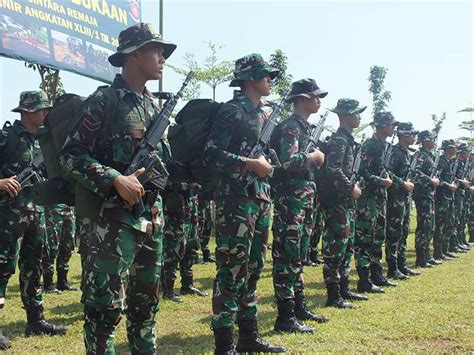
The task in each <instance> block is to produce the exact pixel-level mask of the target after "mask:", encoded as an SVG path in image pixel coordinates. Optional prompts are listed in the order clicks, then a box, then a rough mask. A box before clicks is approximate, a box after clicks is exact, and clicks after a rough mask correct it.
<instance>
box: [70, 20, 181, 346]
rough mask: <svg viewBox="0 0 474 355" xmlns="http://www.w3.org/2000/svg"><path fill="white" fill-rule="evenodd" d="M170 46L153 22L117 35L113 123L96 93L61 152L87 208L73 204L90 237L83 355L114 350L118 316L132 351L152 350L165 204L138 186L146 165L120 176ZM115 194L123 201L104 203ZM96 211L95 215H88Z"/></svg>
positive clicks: (162, 151) (150, 112)
mask: <svg viewBox="0 0 474 355" xmlns="http://www.w3.org/2000/svg"><path fill="white" fill-rule="evenodd" d="M175 48H176V45H174V44H171V43H168V42H165V41H163V39H162V36H161V35H160V34H159V33H158V32H156V30H155V29H154V28H153V26H152V25H150V24H144V23H139V24H137V25H134V26H131V27H129V28H127V29H125V30H123V31H122V32H120V35H119V46H118V48H117V52H116V53H114V54H113V55H111V56H110V57H109V62H110V63H111V64H112V65H113V66H116V67H122V74H121V75H120V74H118V75H116V77H115V79H114V81H113V83H112V86H111V87H112V89H113V90H114V93H115V95H116V98H117V104H116V108H115V115H114V117H113V126H112V127H107V122H105V124H104V121H105V116H106V114H105V107H107V100H109V99H110V96H108V95H105V94H104V93H103V91H102V90H97V91H96V92H95V93H93V94H92V95H91V96H90V97H89V98H88V100H87V102H86V103H85V104H84V105H83V107H82V111H81V113H80V115H78V119H77V121H76V124H75V127H73V129H72V130H71V132H70V134H69V137H68V140H67V141H66V143H65V146H64V148H63V151H62V154H61V165H62V167H63V169H64V170H65V171H67V172H68V174H69V175H70V177H72V178H74V179H75V180H76V184H79V186H81V187H82V188H83V189H84V192H85V193H86V194H87V196H88V201H87V202H88V203H89V205H88V206H87V207H88V208H87V209H84V211H80V210H79V208H78V205H77V203H76V212H77V213H78V215H79V216H81V218H82V220H81V221H80V223H81V228H82V229H83V232H82V236H81V237H82V238H87V240H86V241H85V245H86V247H85V252H84V253H83V254H84V255H81V256H82V257H85V260H84V261H83V262H84V268H85V270H84V275H83V277H84V278H83V294H82V303H83V304H84V319H85V323H84V341H85V347H86V352H87V353H100V354H103V353H107V354H113V353H114V352H115V349H114V337H115V329H116V327H117V325H118V323H119V322H120V318H121V314H122V312H123V313H125V315H126V316H127V337H128V342H129V350H130V352H131V353H132V354H138V353H149V354H151V353H155V352H156V321H155V317H156V313H157V311H158V305H159V285H160V275H161V263H162V243H163V208H162V201H161V197H160V195H159V191H158V190H157V187H156V185H155V184H152V183H150V182H147V183H145V184H144V186H143V185H142V184H141V183H140V181H139V180H138V179H137V177H138V176H139V175H140V174H141V173H143V168H142V169H138V170H137V171H135V172H133V173H132V174H131V175H128V176H125V175H123V174H122V172H124V171H125V170H126V169H127V167H128V165H129V164H130V162H131V160H132V158H133V156H134V150H135V148H136V147H137V143H138V142H139V141H140V139H141V138H143V137H144V134H145V130H146V128H147V127H148V126H149V125H150V123H151V122H153V121H154V120H155V119H156V118H157V116H158V114H159V112H160V110H159V107H158V105H157V101H156V99H155V98H154V97H153V96H152V95H151V93H150V92H149V91H148V90H147V89H146V87H145V84H146V82H147V81H148V80H157V79H160V78H161V75H162V71H163V67H164V63H165V59H167V58H168V57H169V56H170V55H171V53H172V52H173V51H174V50H175ZM103 126H104V127H103ZM102 130H106V131H105V132H106V133H109V134H104V133H103V132H102V133H101V131H102ZM155 152H156V153H157V154H158V156H159V157H161V160H162V161H163V162H165V163H166V162H168V161H169V160H170V153H169V148H168V146H167V145H166V144H165V142H164V141H163V140H162V141H161V143H159V144H157V146H156V147H155ZM76 189H77V187H76ZM116 194H118V195H119V196H120V197H121V199H115V198H108V197H110V196H115V195H116ZM77 197H78V196H76V200H77ZM140 200H142V201H143V204H144V206H145V210H144V212H143V213H142V214H141V215H140V216H138V217H136V216H135V214H134V213H133V211H132V207H131V206H133V205H135V204H137V203H138V202H139V201H140ZM123 201H124V202H125V203H124V202H123ZM98 206H99V208H98V209H99V211H100V213H99V215H96V216H93V215H89V216H88V215H87V214H85V212H87V211H89V210H93V209H96V208H97V207H98ZM83 242H84V240H81V243H83ZM125 305H126V307H125ZM124 308H125V309H124Z"/></svg>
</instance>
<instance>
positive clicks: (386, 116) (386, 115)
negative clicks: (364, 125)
mask: <svg viewBox="0 0 474 355" xmlns="http://www.w3.org/2000/svg"><path fill="white" fill-rule="evenodd" d="M398 123H399V122H398V121H397V120H395V117H394V116H393V114H392V113H391V112H388V111H379V112H376V113H375V115H374V120H373V121H372V123H371V125H373V126H375V127H386V126H390V125H394V126H396V125H398Z"/></svg>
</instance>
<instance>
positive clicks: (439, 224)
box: [433, 139, 457, 260]
mask: <svg viewBox="0 0 474 355" xmlns="http://www.w3.org/2000/svg"><path fill="white" fill-rule="evenodd" d="M441 149H442V151H443V153H442V154H441V156H440V157H439V162H438V167H437V169H436V170H437V171H438V172H439V186H438V188H437V189H436V193H435V208H436V213H435V221H436V223H435V225H436V226H435V232H434V237H433V244H434V254H433V257H434V258H435V260H449V259H452V258H454V257H455V255H454V254H451V253H450V252H449V250H448V249H449V239H450V236H451V233H452V232H451V231H452V229H453V223H454V210H453V202H454V192H455V191H456V189H457V186H456V184H454V183H453V175H452V170H451V169H452V158H453V156H454V155H455V154H456V144H455V143H454V140H453V139H448V140H444V141H443V142H442V143H441Z"/></svg>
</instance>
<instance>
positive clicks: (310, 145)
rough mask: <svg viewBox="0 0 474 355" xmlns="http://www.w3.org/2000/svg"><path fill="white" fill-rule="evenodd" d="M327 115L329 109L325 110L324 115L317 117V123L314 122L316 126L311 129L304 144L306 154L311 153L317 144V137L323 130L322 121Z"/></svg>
mask: <svg viewBox="0 0 474 355" xmlns="http://www.w3.org/2000/svg"><path fill="white" fill-rule="evenodd" d="M328 115H329V111H326V112H325V113H324V115H321V118H320V119H319V121H318V123H317V124H316V126H314V128H313V130H312V131H311V135H310V136H309V141H308V144H307V145H306V148H305V150H304V152H305V153H306V154H309V153H311V152H312V151H314V150H315V149H316V147H317V146H318V142H319V137H321V134H322V133H323V131H324V123H325V122H326V118H327V117H328Z"/></svg>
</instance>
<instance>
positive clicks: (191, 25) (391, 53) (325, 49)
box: [0, 0, 474, 139]
mask: <svg viewBox="0 0 474 355" xmlns="http://www.w3.org/2000/svg"><path fill="white" fill-rule="evenodd" d="M473 4H474V2H472V1H418V2H413V1H401V0H400V1H380V0H379V1H364V2H361V1H325V2H323V1H309V0H308V1H284V0H279V1H276V0H274V1H271V0H260V1H246V0H241V1H231V0H219V1H189V0H188V1H184V0H164V23H163V25H164V31H163V32H164V33H163V35H164V38H165V39H166V40H168V41H171V42H174V43H176V44H177V45H178V48H177V50H176V51H175V52H174V53H173V55H172V56H171V57H170V58H168V62H169V63H170V64H173V65H175V66H183V64H184V60H183V56H184V55H185V54H186V53H194V54H195V55H196V57H197V58H198V60H199V61H200V62H202V61H203V60H204V58H205V57H206V56H207V55H208V54H209V50H208V48H207V46H206V43H207V42H209V41H211V42H213V43H216V44H217V45H221V46H223V47H222V48H221V49H220V50H219V52H218V56H219V59H220V60H235V59H237V58H239V57H242V56H244V55H246V54H249V53H254V52H255V53H260V54H262V55H263V56H264V58H266V59H269V57H270V54H272V53H273V52H274V51H275V49H281V50H283V52H284V53H285V54H286V55H287V57H288V72H289V73H291V74H292V75H293V78H294V79H295V80H297V79H301V78H306V77H311V78H314V79H315V80H316V81H317V83H318V85H319V86H320V87H321V88H322V89H324V90H327V91H328V92H329V95H328V96H327V97H326V98H325V99H323V100H322V108H321V111H324V110H325V109H326V108H330V107H334V106H335V105H336V103H337V100H338V99H339V98H342V97H349V98H355V99H357V100H359V101H360V102H361V103H362V104H364V105H367V106H369V107H368V109H367V110H366V111H365V112H364V113H363V114H362V122H363V123H369V122H370V121H371V111H372V106H371V100H372V99H371V95H370V93H369V91H368V88H369V82H368V81H367V77H368V76H369V69H370V67H371V66H372V65H379V66H383V67H385V68H387V69H388V73H387V77H386V80H385V87H386V89H387V90H390V91H391V93H392V101H391V102H390V104H389V107H388V110H390V111H392V113H393V114H394V115H395V117H396V118H397V120H398V121H402V122H403V121H410V122H412V123H413V124H414V125H415V127H416V128H417V129H419V130H423V129H431V128H432V126H433V125H432V121H431V115H432V114H437V115H440V114H442V113H443V112H446V114H447V117H448V118H447V121H446V122H445V124H444V126H443V129H442V131H441V134H440V139H446V138H456V137H460V136H466V135H467V134H468V132H467V131H462V130H459V129H458V128H457V127H458V125H459V123H460V122H461V121H464V120H471V119H473V118H474V117H473V116H472V113H458V112H457V111H459V110H461V109H464V108H466V107H474V102H473V101H474V71H473V65H474V56H473V39H474V38H473V36H474V22H473V17H474V5H473ZM142 14H143V15H142V19H143V21H144V22H152V23H154V24H155V25H156V26H157V28H158V21H159V13H158V1H157V0H154V1H150V0H144V1H143V2H142ZM61 77H62V79H63V84H64V87H65V89H66V91H68V92H74V93H78V94H81V95H88V94H90V93H91V92H93V91H94V89H95V88H96V87H97V86H99V85H102V83H100V82H98V81H94V80H92V79H88V78H85V77H80V76H78V75H76V74H71V73H67V72H61ZM0 78H1V86H0V123H3V122H4V121H5V120H13V119H15V118H16V117H17V114H14V113H12V112H10V109H12V108H13V107H16V106H17V104H18V97H19V93H20V92H21V91H23V90H34V89H36V88H37V87H38V85H39V82H40V81H39V75H38V74H37V73H35V72H33V71H32V70H31V69H27V68H26V67H25V66H24V63H23V62H21V61H16V60H12V59H7V58H4V57H0ZM182 80H183V77H182V76H180V75H178V74H176V73H174V72H173V71H172V70H171V69H170V68H168V69H167V70H165V76H164V80H163V83H164V90H165V91H176V90H178V89H179V87H180V85H181V81H182ZM148 87H149V88H151V89H152V91H155V90H156V89H157V87H158V84H157V82H149V84H148ZM231 96H232V89H231V88H229V87H228V86H227V84H222V85H221V86H219V87H218V88H217V100H218V101H226V100H229V99H230V98H231ZM201 97H211V90H210V89H208V88H206V87H204V86H203V87H202V91H201ZM313 116H316V115H313ZM316 119H317V117H314V118H311V120H316ZM336 121H337V118H336V116H335V115H330V116H329V118H328V121H327V123H328V124H329V125H332V126H336V125H337V122H336Z"/></svg>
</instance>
